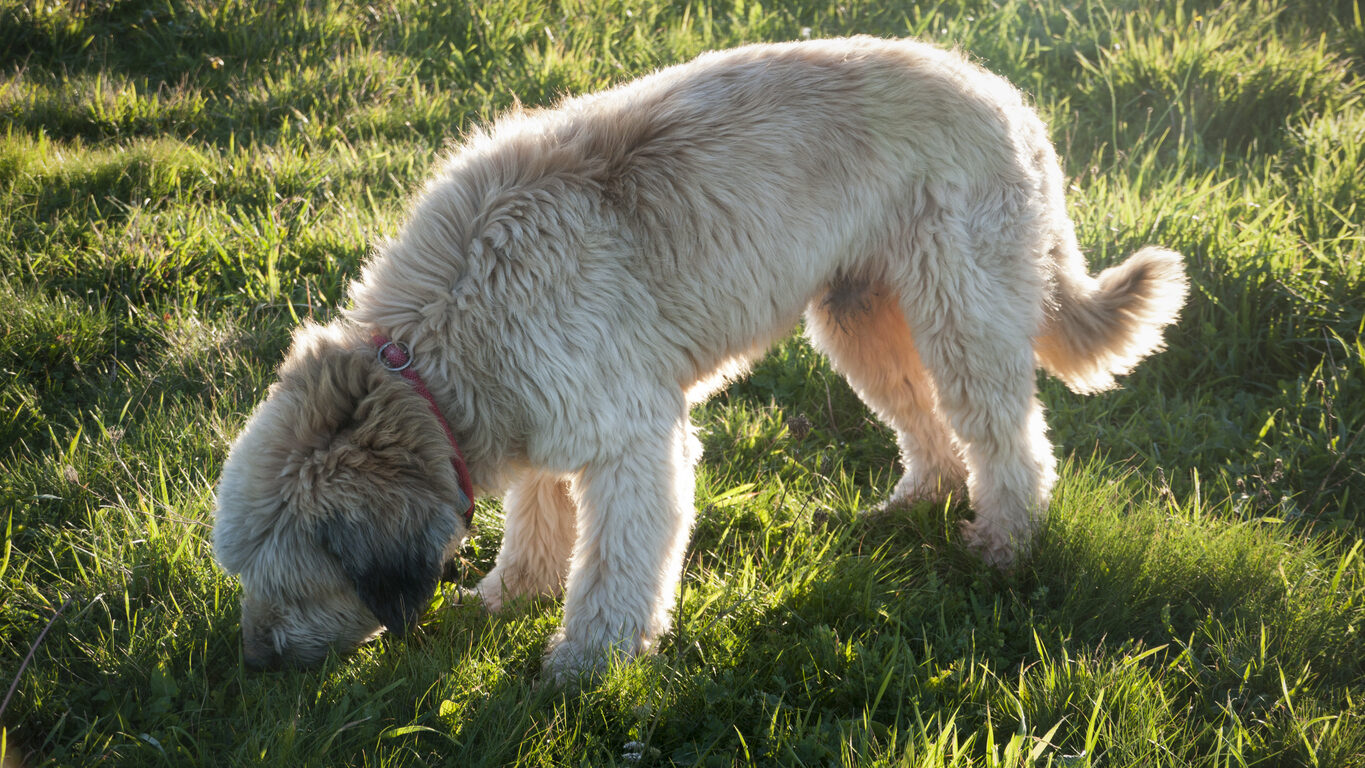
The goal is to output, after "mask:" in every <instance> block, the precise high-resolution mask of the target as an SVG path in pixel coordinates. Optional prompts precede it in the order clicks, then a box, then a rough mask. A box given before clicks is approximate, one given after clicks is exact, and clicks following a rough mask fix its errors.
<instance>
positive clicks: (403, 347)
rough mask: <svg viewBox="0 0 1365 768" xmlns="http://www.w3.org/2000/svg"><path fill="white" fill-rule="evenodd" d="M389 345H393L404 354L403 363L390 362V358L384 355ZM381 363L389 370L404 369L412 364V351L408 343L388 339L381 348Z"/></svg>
mask: <svg viewBox="0 0 1365 768" xmlns="http://www.w3.org/2000/svg"><path fill="white" fill-rule="evenodd" d="M389 347H393V348H395V349H397V350H398V351H399V352H401V353H402V354H403V364H402V365H390V364H389V360H388V358H386V357H385V356H384V352H385V351H387V350H388V348H389ZM379 364H380V365H382V366H384V370H387V371H394V372H397V371H402V370H405V369H406V368H407V367H408V366H410V365H412V353H411V352H410V351H409V350H408V345H406V344H404V343H403V342H401V341H386V342H384V345H383V346H381V347H380V348H379Z"/></svg>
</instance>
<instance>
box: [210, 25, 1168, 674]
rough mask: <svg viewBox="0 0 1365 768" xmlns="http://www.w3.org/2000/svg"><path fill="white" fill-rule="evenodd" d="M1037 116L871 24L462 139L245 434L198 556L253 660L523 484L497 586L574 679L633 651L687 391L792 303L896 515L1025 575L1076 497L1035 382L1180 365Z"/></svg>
mask: <svg viewBox="0 0 1365 768" xmlns="http://www.w3.org/2000/svg"><path fill="white" fill-rule="evenodd" d="M1064 189H1065V181H1064V178H1063V175H1062V171H1061V168H1060V166H1059V163H1058V159H1057V157H1056V154H1055V152H1054V149H1053V147H1052V144H1051V143H1050V141H1049V139H1048V135H1047V131H1046V129H1045V127H1044V125H1043V123H1042V121H1041V120H1040V119H1039V118H1038V116H1037V115H1036V114H1035V112H1034V111H1033V110H1032V109H1031V108H1030V107H1029V106H1028V105H1027V104H1026V103H1025V100H1024V99H1023V97H1022V96H1021V94H1020V93H1019V92H1018V91H1017V90H1016V89H1015V88H1014V87H1012V86H1011V85H1010V84H1009V83H1007V82H1006V81H1005V80H1003V79H1001V78H1000V77H997V76H995V75H992V74H990V73H988V72H987V71H985V70H984V69H982V68H980V67H979V66H977V65H975V64H973V63H971V62H969V61H968V60H967V59H965V58H964V57H963V56H962V55H960V54H958V53H956V52H952V51H948V50H943V49H941V48H938V47H935V46H932V45H929V44H925V43H922V42H916V41H913V40H882V39H874V38H870V37H855V38H849V39H830V40H816V41H805V42H796V43H786V44H763V45H750V46H746V47H741V48H736V49H733V50H729V51H723V52H712V53H707V54H704V55H702V56H700V57H699V58H697V59H695V60H694V61H692V62H690V63H686V64H682V65H679V66H674V67H670V68H667V69H663V70H660V71H658V72H655V73H654V74H651V75H649V76H646V77H644V78H642V79H639V80H635V81H633V82H629V83H626V84H624V85H621V86H619V87H615V88H612V89H610V90H606V91H603V92H600V93H596V94H592V95H587V96H580V97H574V98H566V99H564V100H563V101H561V102H560V103H559V104H558V105H557V106H555V107H553V108H550V109H544V110H531V109H520V108H518V109H516V110H514V111H513V112H512V113H510V114H508V115H506V116H505V117H503V118H501V119H500V120H498V121H496V122H495V123H494V124H492V125H491V127H488V128H486V129H482V130H476V131H474V132H473V133H472V134H471V135H469V136H468V137H467V139H466V140H465V141H464V142H463V143H462V144H461V145H460V146H458V147H456V148H455V149H453V150H452V151H451V152H450V154H449V156H448V157H447V158H446V159H445V160H444V162H443V164H441V165H440V167H439V170H437V171H436V173H435V175H434V176H433V177H432V178H431V179H430V181H428V182H427V183H426V185H425V187H424V189H423V190H422V191H421V192H420V194H419V195H418V196H417V197H416V199H415V201H414V202H413V204H412V206H411V208H410V210H411V214H410V216H409V218H408V219H407V221H406V223H404V224H403V225H402V226H401V228H400V229H399V231H398V232H397V234H396V235H395V236H393V237H392V238H391V239H388V240H386V241H384V242H382V243H381V244H379V245H378V246H377V248H376V253H375V254H374V255H373V256H372V258H370V259H369V260H368V262H367V263H366V265H365V266H364V267H363V269H362V272H361V275H360V277H359V279H358V280H357V281H355V282H354V283H352V284H351V285H350V287H349V297H350V304H349V306H348V307H347V308H345V309H344V310H343V311H342V312H340V313H338V315H337V317H336V319H334V320H332V321H331V322H330V323H328V324H326V325H317V324H305V325H303V326H302V327H301V328H299V329H297V330H296V332H295V333H294V336H293V339H292V343H291V347H290V349H289V351H288V353H287V355H286V357H285V359H284V362H283V363H282V364H281V366H280V369H279V381H278V382H277V383H275V384H273V385H272V386H271V387H270V389H269V391H268V394H267V396H266V398H265V400H264V401H263V402H262V403H261V404H260V405H259V406H258V407H257V408H256V410H255V411H254V413H253V415H252V416H251V417H250V419H249V420H248V422H247V423H246V425H245V427H244V428H243V429H242V431H241V433H240V435H239V436H238V437H237V439H236V440H235V441H234V443H233V445H232V447H231V449H230V452H229V455H228V458H227V461H226V463H225V465H224V467H223V471H222V476H221V479H220V482H219V485H218V487H217V493H216V512H215V517H216V522H215V529H214V549H215V553H216V557H217V559H218V562H219V563H220V564H221V566H222V567H223V568H225V569H226V570H227V571H229V572H231V573H234V574H238V575H239V576H240V580H241V586H242V640H243V653H244V658H245V660H246V661H247V662H248V663H249V664H251V665H253V666H266V667H269V666H274V665H279V664H296V665H302V664H310V663H314V662H317V661H319V660H321V659H322V658H324V657H325V656H326V655H327V654H328V653H329V652H332V651H337V652H346V651H349V650H352V649H354V648H356V647H357V646H358V645H360V644H361V643H363V642H366V641H367V640H369V639H371V638H373V637H374V636H376V635H377V634H378V633H379V632H381V631H383V629H385V628H387V631H388V632H390V633H393V634H402V633H403V632H404V631H406V630H407V629H409V628H410V627H411V626H413V625H414V624H415V623H416V622H417V621H418V620H419V619H420V617H421V615H422V613H423V611H424V610H425V608H426V606H427V604H428V603H429V601H430V598H431V596H432V593H433V591H434V589H435V587H436V584H437V580H438V578H440V576H441V572H442V565H443V563H445V562H446V560H447V559H448V558H449V557H450V556H451V555H452V553H453V552H455V551H456V550H457V549H458V548H459V547H460V546H461V544H462V542H463V541H464V539H465V537H466V536H467V534H468V520H467V518H466V517H465V515H466V513H467V512H468V511H469V510H470V509H471V508H472V507H471V499H472V498H473V497H474V496H475V495H477V494H498V493H505V496H504V497H503V503H502V507H503V510H504V513H505V515H506V522H505V534H504V538H503V542H502V548H501V550H500V552H499V554H498V556H497V560H496V563H495V565H494V567H493V568H492V569H491V570H490V571H489V573H488V574H487V575H486V577H485V578H483V579H482V581H481V582H480V583H479V585H478V587H477V593H478V596H479V597H480V598H481V599H482V602H483V604H484V605H485V606H486V607H487V608H488V609H490V610H492V611H497V610H499V608H500V607H501V606H503V605H504V604H505V603H507V601H509V600H510V599H512V598H514V597H518V596H522V595H555V596H559V595H562V597H563V600H564V616H563V624H562V628H561V629H560V630H559V631H558V632H557V633H556V635H555V636H554V637H553V638H552V640H551V641H550V643H549V647H548V650H547V653H546V656H545V662H544V669H545V671H546V673H547V674H548V675H551V676H553V677H554V678H555V679H563V678H565V677H568V676H572V675H576V674H578V673H580V672H584V671H591V670H594V669H598V668H600V667H601V666H602V665H603V664H605V663H607V661H608V660H610V659H612V658H630V657H632V656H635V655H637V654H641V653H645V652H648V651H649V650H650V649H651V647H652V646H653V645H654V644H655V642H656V641H657V640H658V638H659V637H660V636H661V635H662V634H663V632H664V631H665V629H666V627H667V625H668V622H669V616H670V612H671V611H672V608H673V605H674V602H675V600H676V595H675V593H676V589H677V587H678V583H679V580H680V577H681V570H682V562H683V553H684V550H685V547H686V544H687V540H688V536H689V533H690V529H691V525H692V522H693V517H694V515H695V512H694V506H693V492H694V487H693V486H694V480H693V466H694V463H695V462H696V461H697V459H698V456H699V444H698V442H697V440H696V438H695V437H694V434H693V431H694V430H693V427H692V425H691V424H690V423H689V417H688V408H689V404H693V403H697V402H699V401H701V400H703V399H704V398H706V397H707V396H708V395H710V394H711V393H712V392H714V391H716V390H717V389H718V388H719V387H721V386H723V385H724V383H725V382H726V381H728V380H730V379H732V378H733V377H735V376H737V375H740V374H741V373H742V372H743V371H744V369H745V366H746V364H747V363H748V362H749V361H751V360H753V359H754V358H755V357H756V356H757V355H759V354H761V353H762V352H763V351H764V350H765V349H766V348H767V347H769V346H770V345H771V344H772V343H773V342H774V341H776V340H778V339H780V338H781V337H782V336H783V335H784V334H786V333H788V332H789V331H790V330H791V329H792V328H793V327H794V326H795V325H797V323H798V321H799V320H800V319H801V318H802V315H803V314H804V317H805V331H806V333H807V334H808V336H809V338H810V340H811V341H812V342H813V343H814V345H815V346H816V347H817V348H819V349H820V350H822V351H823V352H824V353H825V354H826V355H827V356H828V358H829V359H830V361H831V363H832V365H833V367H834V368H835V369H836V370H837V371H839V372H840V373H841V374H842V375H843V376H845V377H846V378H847V380H848V381H849V382H850V384H851V385H852V387H853V388H854V390H855V391H856V392H857V393H858V394H859V396H860V397H861V398H862V399H863V401H864V402H865V403H866V404H867V405H868V407H869V408H871V409H872V411H874V412H875V413H876V414H877V415H878V416H879V417H880V418H881V419H882V420H883V421H884V422H885V423H886V424H888V425H890V426H891V427H892V428H893V429H894V430H895V432H896V435H897V439H898V441H899V448H900V456H901V461H902V463H903V466H904V476H903V477H902V478H900V480H899V482H898V483H897V484H896V485H895V488H894V490H893V491H892V492H891V493H890V499H891V500H892V501H893V502H908V501H918V500H935V501H941V500H943V499H944V498H945V497H946V496H947V495H948V494H950V493H954V492H958V493H961V491H962V490H963V489H964V488H965V490H966V493H967V497H968V498H969V500H970V503H971V507H972V509H973V511H974V518H973V519H972V520H971V521H970V522H967V523H965V524H964V526H963V528H962V538H963V540H964V541H965V543H966V544H967V545H969V546H970V547H972V548H973V549H975V550H976V551H977V552H979V553H980V555H981V556H982V557H983V558H984V560H985V561H987V562H988V563H990V564H992V565H995V566H998V567H1002V568H1007V567H1009V566H1010V564H1011V563H1012V562H1013V561H1014V559H1015V558H1016V557H1017V556H1018V554H1019V553H1020V552H1023V551H1025V550H1026V549H1027V547H1028V544H1029V542H1030V538H1031V535H1032V533H1033V531H1034V529H1035V528H1036V526H1037V524H1038V523H1039V521H1040V520H1042V519H1043V516H1044V515H1045V512H1046V509H1047V506H1048V500H1049V493H1050V490H1051V487H1052V485H1053V482H1054V480H1055V478H1056V459H1055V457H1054V456H1053V453H1052V447H1051V445H1050V444H1049V443H1048V439H1047V435H1046V425H1045V423H1044V420H1043V409H1042V407H1041V406H1040V404H1039V401H1038V398H1037V395H1036V391H1035V390H1036V381H1035V370H1036V368H1037V367H1038V366H1041V367H1043V368H1044V369H1045V370H1047V371H1048V372H1049V373H1051V374H1052V375H1053V376H1055V377H1057V378H1059V379H1061V380H1062V381H1063V382H1065V383H1066V384H1067V385H1068V386H1069V387H1070V388H1071V389H1072V390H1074V391H1076V392H1078V393H1091V392H1097V391H1100V390H1104V389H1107V388H1110V387H1112V386H1114V383H1115V381H1114V377H1115V376H1116V375H1121V374H1124V373H1127V372H1129V371H1131V370H1132V368H1133V367H1134V366H1135V365H1136V364H1137V363H1138V362H1139V361H1140V360H1142V359H1143V358H1144V357H1146V356H1147V355H1149V354H1150V353H1152V352H1154V351H1156V350H1158V349H1159V348H1161V347H1162V344H1163V342H1162V333H1163V329H1164V328H1165V327H1166V326H1168V325H1169V324H1171V323H1172V322H1174V321H1175V320H1176V319H1177V316H1178V314H1179V311H1180V309H1181V306H1182V304H1183V303H1184V300H1185V296H1186V292H1187V283H1186V278H1185V275H1184V269H1183V266H1182V263H1181V257H1180V255H1179V254H1177V253H1174V252H1172V251H1169V250H1165V249H1161V248H1157V247H1147V248H1143V249H1141V250H1139V251H1137V252H1136V253H1135V254H1133V255H1132V256H1130V257H1129V258H1128V259H1127V260H1126V261H1124V262H1122V263H1120V264H1118V265H1117V266H1113V267H1110V268H1108V269H1105V270H1104V271H1102V272H1100V273H1099V274H1098V275H1097V276H1090V275H1089V274H1088V273H1087V268H1086V264H1085V261H1084V257H1083V256H1082V254H1081V252H1080V249H1079V247H1078V245H1077V241H1076V235H1075V232H1074V229H1073V225H1072V223H1071V221H1070V219H1069V218H1068V216H1067V213H1066V207H1065V200H1064V197H1063V192H1064Z"/></svg>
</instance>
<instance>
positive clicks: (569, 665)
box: [541, 629, 649, 688]
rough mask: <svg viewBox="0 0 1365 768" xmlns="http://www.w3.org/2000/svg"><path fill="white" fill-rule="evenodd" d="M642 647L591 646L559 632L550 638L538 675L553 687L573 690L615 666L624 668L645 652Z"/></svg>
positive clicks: (619, 643)
mask: <svg viewBox="0 0 1365 768" xmlns="http://www.w3.org/2000/svg"><path fill="white" fill-rule="evenodd" d="M648 650H649V649H648V647H647V645H646V644H644V643H631V642H628V641H624V640H622V641H617V642H614V643H606V644H602V643H593V642H584V641H582V640H578V639H574V638H570V637H568V636H567V635H566V634H565V632H564V630H562V629H561V630H559V631H558V632H556V633H555V634H554V636H553V637H551V638H550V642H549V645H548V646H547V649H546V651H545V660H544V662H542V664H541V672H542V674H544V676H545V677H546V678H548V679H549V680H551V681H553V682H554V683H555V684H556V685H561V686H568V687H572V688H577V687H581V686H586V685H591V684H593V683H594V682H595V681H596V680H597V679H598V678H600V677H601V676H602V674H603V673H605V672H606V671H607V669H609V668H610V667H612V666H613V665H615V664H624V663H626V662H628V661H630V660H631V659H633V658H635V657H636V656H639V655H640V654H642V653H647V652H648Z"/></svg>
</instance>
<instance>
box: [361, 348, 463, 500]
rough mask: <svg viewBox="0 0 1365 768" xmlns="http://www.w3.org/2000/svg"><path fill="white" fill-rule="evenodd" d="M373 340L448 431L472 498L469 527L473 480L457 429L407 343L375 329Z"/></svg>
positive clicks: (458, 474) (384, 363) (454, 461)
mask: <svg viewBox="0 0 1365 768" xmlns="http://www.w3.org/2000/svg"><path fill="white" fill-rule="evenodd" d="M373 339H374V344H375V346H376V347H379V364H380V365H382V366H384V368H385V369H386V370H390V371H393V372H394V373H397V374H399V375H401V376H402V377H403V378H405V379H407V380H408V381H410V382H412V388H413V389H415V390H417V394H419V395H421V396H422V397H424V398H426V401H427V405H429V406H431V412H432V413H434V414H436V420H437V421H439V422H440V423H441V429H444V430H445V431H446V438H448V439H449V440H450V447H451V448H453V449H455V455H453V456H451V457H450V463H451V465H452V466H454V467H455V476H456V477H457V478H459V480H460V490H461V491H464V495H465V498H466V499H469V508H468V509H466V510H464V522H465V526H466V527H468V526H470V525H473V523H474V483H473V482H472V481H471V480H470V479H469V467H468V466H466V465H465V462H464V454H463V453H462V452H461V451H460V445H459V444H458V443H456V442H455V433H454V432H451V431H450V423H449V422H447V421H446V417H445V414H443V413H441V409H440V408H439V407H437V405H436V398H435V397H432V395H431V390H429V389H427V385H426V382H424V381H422V375H421V374H419V373H418V372H417V371H416V370H414V369H413V367H412V355H411V354H410V353H409V352H408V347H407V345H406V344H404V343H402V342H399V341H393V340H392V339H390V338H388V337H387V336H384V335H383V334H379V333H376V334H375V335H374V337H373Z"/></svg>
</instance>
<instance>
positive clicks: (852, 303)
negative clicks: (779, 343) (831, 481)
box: [806, 277, 967, 503]
mask: <svg viewBox="0 0 1365 768" xmlns="http://www.w3.org/2000/svg"><path fill="white" fill-rule="evenodd" d="M806 333H807V335H808V336H809V337H810V339H811V341H812V342H813V343H814V344H815V346H816V347H818V348H819V349H820V350H822V351H823V352H824V353H825V354H826V355H827V356H828V357H829V359H830V362H831V363H833V365H834V368H835V370H837V371H838V372H839V373H840V374H842V375H843V376H844V378H845V379H847V380H848V382H849V384H850V385H852V387H853V389H854V390H855V391H856V392H857V393H858V396H859V397H861V398H862V400H863V402H864V403H866V404H867V405H868V407H869V408H871V409H872V410H873V412H875V413H876V414H877V415H878V416H879V417H880V418H881V420H882V421H883V422H885V423H886V424H888V425H890V426H891V427H892V428H893V429H895V430H896V439H897V442H898V443H899V445H900V453H901V464H902V465H903V466H904V469H905V474H904V475H903V476H902V477H901V479H900V482H898V483H897V484H896V488H895V490H894V491H892V493H891V498H890V502H891V503H900V502H909V501H919V500H931V501H942V500H943V499H945V498H947V496H948V495H949V494H950V493H953V492H955V491H958V490H960V489H961V488H962V487H963V485H964V483H965V480H966V478H967V469H966V467H965V466H964V465H963V463H962V458H961V457H960V456H959V453H958V449H957V447H956V445H955V440H954V437H953V434H952V432H951V430H950V429H949V428H948V425H947V424H946V423H945V422H944V420H943V417H942V415H941V414H940V413H939V409H938V404H937V395H936V393H935V391H934V383H933V381H932V380H931V379H930V378H929V376H928V375H927V374H926V372H925V370H924V365H923V364H922V363H921V362H920V356H919V351H918V350H917V349H915V343H914V340H913V338H912V337H911V335H910V327H909V326H908V325H907V324H906V321H905V315H904V314H903V313H902V312H901V308H900V304H899V302H898V301H897V298H896V295H895V293H894V292H893V291H892V290H891V289H890V288H889V287H888V286H887V285H886V284H885V283H882V282H879V281H873V280H868V279H861V278H851V277H841V278H838V279H836V280H834V281H832V282H831V284H830V286H829V288H828V290H827V292H826V293H825V294H824V295H823V296H821V297H820V298H818V299H817V300H815V301H813V302H811V304H810V306H809V307H808V308H807V310H806Z"/></svg>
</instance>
